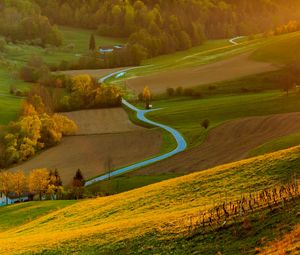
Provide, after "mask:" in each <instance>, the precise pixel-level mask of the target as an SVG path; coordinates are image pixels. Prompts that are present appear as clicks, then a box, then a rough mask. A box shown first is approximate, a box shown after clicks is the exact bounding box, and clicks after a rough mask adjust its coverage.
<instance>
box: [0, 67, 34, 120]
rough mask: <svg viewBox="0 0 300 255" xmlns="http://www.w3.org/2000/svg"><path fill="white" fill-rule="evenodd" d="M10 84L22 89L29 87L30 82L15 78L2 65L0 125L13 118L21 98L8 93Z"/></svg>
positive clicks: (15, 116) (0, 75)
mask: <svg viewBox="0 0 300 255" xmlns="http://www.w3.org/2000/svg"><path fill="white" fill-rule="evenodd" d="M11 86H14V87H15V88H16V89H17V90H20V91H24V90H27V89H28V88H29V87H30V84H28V83H25V82H23V81H21V80H18V79H15V78H14V77H13V75H12V74H11V73H10V72H9V71H8V70H7V69H5V68H3V67H2V68H1V69H0V125H6V124H8V123H9V122H10V121H12V120H15V119H16V118H17V116H18V114H19V111H20V105H21V101H22V99H21V98H20V97H16V96H13V95H10V94H9V90H10V87H11Z"/></svg>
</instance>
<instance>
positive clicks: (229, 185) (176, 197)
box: [0, 147, 300, 254]
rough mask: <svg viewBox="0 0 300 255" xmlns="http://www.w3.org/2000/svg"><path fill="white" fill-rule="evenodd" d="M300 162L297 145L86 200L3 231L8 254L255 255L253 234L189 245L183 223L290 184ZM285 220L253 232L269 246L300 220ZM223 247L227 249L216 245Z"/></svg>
mask: <svg viewBox="0 0 300 255" xmlns="http://www.w3.org/2000/svg"><path fill="white" fill-rule="evenodd" d="M299 164H300V147H295V148H292V149H289V150H285V151H280V152H276V153H273V154H269V155H265V156H260V157H257V158H254V159H248V160H243V161H240V162H237V163H232V164H228V165H224V166H219V167H216V168H213V169H209V170H206V171H201V172H198V173H194V174H190V175H187V176H183V177H179V178H175V179H172V180H168V181H164V182H160V183H157V184H153V185H150V186H147V187H144V188H140V189H136V190H133V191H129V192H125V193H122V194H118V195H115V196H110V197H103V198H97V199H91V200H86V201H80V202H78V203H76V204H74V205H70V206H67V207H65V208H63V209H60V210H56V211H53V212H50V213H48V214H47V215H45V216H41V217H38V218H36V219H33V220H32V221H30V222H27V223H26V224H22V225H19V226H13V225H12V226H10V227H9V228H7V230H6V231H1V233H0V247H1V253H2V254H10V253H12V252H15V253H28V252H30V253H35V252H42V251H44V252H45V254H71V253H73V254H122V253H123V254H124V253H125V254H126V253H127V254H170V252H171V251H172V254H183V253H182V252H186V254H191V253H192V252H193V251H195V248H197V249H196V250H198V251H199V252H200V251H202V252H200V254H216V252H217V251H218V250H219V251H221V252H223V251H224V252H225V251H227V252H226V253H225V254H249V252H250V254H252V253H254V249H255V247H256V245H259V243H257V242H256V241H258V240H255V238H256V237H255V235H253V234H252V235H251V242H250V240H249V243H247V240H248V239H247V238H248V237H249V236H247V235H246V236H245V234H241V235H238V236H236V235H233V234H232V233H233V232H232V231H233V230H234V229H229V230H225V232H224V233H225V234H226V238H227V239H228V238H230V240H226V238H225V237H224V238H223V239H221V240H220V241H219V242H216V238H217V237H218V236H221V237H222V235H223V234H222V233H221V234H220V235H219V234H218V235H215V234H214V233H213V234H212V235H208V236H207V238H206V239H204V240H203V237H201V236H198V237H197V236H196V237H193V238H196V240H197V241H195V240H194V241H193V242H192V243H189V242H190V241H189V240H188V239H184V240H182V239H180V238H182V236H181V230H182V229H181V220H180V219H181V218H183V217H184V218H186V217H188V215H191V214H194V213H197V212H198V211H199V210H204V209H208V208H210V207H211V206H213V205H214V204H216V203H219V202H222V201H224V200H225V199H228V200H230V199H233V198H236V197H240V196H241V195H242V194H244V193H247V194H248V193H249V192H254V191H257V190H262V189H264V188H268V187H272V186H273V185H278V184H280V183H282V182H285V181H288V180H289V179H290V177H291V176H293V174H294V173H296V174H299V173H300V172H299V167H298V166H299ZM57 203H60V202H57ZM8 208H9V207H8ZM293 208H299V206H294V207H293ZM293 210H296V209H293ZM267 213H268V212H266V214H267ZM288 213H291V211H289V212H288ZM282 214H284V213H283V212H282V213H281V216H276V217H275V216H274V217H273V216H272V215H270V216H269V215H266V216H265V217H263V218H260V220H262V221H263V222H260V224H258V223H253V224H254V225H255V226H253V228H254V230H255V231H259V233H262V234H266V235H267V234H268V233H273V235H270V236H268V235H267V236H266V240H268V241H269V240H272V238H274V237H276V235H280V234H281V233H282V231H281V230H282V229H283V228H279V227H278V224H279V225H280V224H281V223H282V224H286V221H288V222H289V224H296V223H297V222H298V221H299V218H296V217H295V214H293V213H291V215H289V216H288V215H282ZM260 215H262V214H260ZM257 217H258V216H257ZM264 219H265V220H264ZM3 220H5V219H4V218H3V219H2V220H1V221H3ZM284 220H285V221H284ZM272 221H273V223H272ZM281 221H282V222H281ZM268 223H272V224H268ZM1 224H2V225H3V224H5V223H1V222H0V225H1ZM166 224H167V225H166ZM178 224H179V225H178ZM17 225H18V224H17ZM272 226H273V227H272ZM261 227H264V228H265V229H261ZM286 228H287V227H286ZM286 228H284V229H286ZM267 230H268V231H267ZM270 230H272V231H270ZM261 231H262V232H261ZM230 233H231V234H230ZM254 233H255V232H254ZM225 234H224V235H225ZM258 237H261V235H258ZM218 238H219V237H218ZM180 240H181V241H180ZM225 241H227V242H225ZM228 241H231V243H230V242H228ZM232 242H237V244H241V243H242V244H243V247H242V248H243V249H240V248H239V247H238V245H234V246H232ZM16 243H17V244H18V245H15V244H16ZM127 243H128V244H129V245H126V244H127ZM187 243H189V245H186V244H187ZM216 243H219V244H220V245H218V246H215V244H216ZM216 249H218V250H217V251H216ZM121 251H122V252H121Z"/></svg>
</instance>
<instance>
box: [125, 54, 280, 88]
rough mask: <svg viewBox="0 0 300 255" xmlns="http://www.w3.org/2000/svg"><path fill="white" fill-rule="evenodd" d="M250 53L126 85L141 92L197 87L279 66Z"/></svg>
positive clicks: (142, 78) (159, 74)
mask: <svg viewBox="0 0 300 255" xmlns="http://www.w3.org/2000/svg"><path fill="white" fill-rule="evenodd" d="M249 56H250V54H249V53H246V54H241V55H239V56H235V57H233V58H230V59H226V60H222V61H219V62H216V63H213V64H208V65H203V66H200V67H196V68H188V69H182V70H172V71H166V72H162V73H158V74H153V75H148V76H143V77H137V78H132V79H128V80H126V86H128V87H129V88H130V89H132V90H134V91H135V92H137V93H139V92H141V91H142V90H143V88H144V87H145V86H148V87H149V88H150V89H151V91H152V92H153V93H162V92H165V91H166V89H167V88H170V87H172V88H176V87H179V86H181V87H183V88H189V87H195V86H198V85H203V84H209V83H214V82H219V81H224V80H232V79H237V78H240V77H243V76H247V75H252V74H257V73H263V72H268V71H272V70H276V69H277V68H278V67H277V66H275V65H273V64H270V63H263V62H257V61H254V60H252V59H250V57H249Z"/></svg>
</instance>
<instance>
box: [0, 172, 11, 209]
mask: <svg viewBox="0 0 300 255" xmlns="http://www.w3.org/2000/svg"><path fill="white" fill-rule="evenodd" d="M0 191H1V192H2V193H3V194H4V195H5V197H6V204H8V194H9V192H11V191H12V174H11V172H9V171H1V172H0Z"/></svg>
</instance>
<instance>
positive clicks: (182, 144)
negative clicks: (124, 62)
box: [85, 36, 244, 186]
mask: <svg viewBox="0 0 300 255" xmlns="http://www.w3.org/2000/svg"><path fill="white" fill-rule="evenodd" d="M243 37H244V36H238V37H235V38H232V39H230V40H229V42H230V43H231V44H234V45H238V44H239V43H238V42H236V40H238V39H241V38H243ZM143 67H146V66H140V67H130V68H126V69H123V70H119V71H117V72H113V73H110V74H108V75H106V76H104V77H102V78H100V79H99V83H103V82H105V81H106V80H107V79H109V78H112V77H115V78H120V77H122V76H124V75H125V74H126V72H127V71H129V70H133V69H138V68H143ZM122 104H123V105H124V106H125V107H127V108H129V109H131V110H133V111H135V112H136V114H137V118H138V119H139V120H141V121H142V122H145V123H148V124H151V125H153V126H157V127H160V128H162V129H164V130H166V131H167V132H169V133H170V134H172V136H173V137H174V138H175V140H176V142H177V147H176V149H174V150H172V151H170V152H168V153H166V154H163V155H160V156H157V157H154V158H150V159H147V160H144V161H141V162H138V163H135V164H133V165H130V166H127V167H123V168H120V169H117V170H115V171H112V172H111V173H107V174H104V175H101V176H98V177H95V178H92V179H90V180H89V181H87V182H86V183H85V186H89V185H91V184H93V183H95V182H99V181H102V180H106V179H109V178H110V177H112V176H116V175H120V174H124V173H126V172H129V171H132V170H136V169H138V168H141V167H144V166H148V165H150V164H153V163H156V162H158V161H161V160H163V159H167V158H169V157H171V156H174V155H176V154H178V153H179V152H182V151H184V150H185V149H186V147H187V143H186V141H185V139H184V138H183V136H182V135H181V134H180V133H179V132H178V131H177V130H175V129H173V128H171V127H169V126H166V125H163V124H160V123H157V122H154V121H151V120H149V119H147V118H146V117H145V114H146V113H149V112H151V111H156V110H159V109H152V110H140V109H138V108H136V107H135V106H133V105H132V104H130V103H129V102H127V101H126V100H125V99H124V98H123V99H122Z"/></svg>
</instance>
